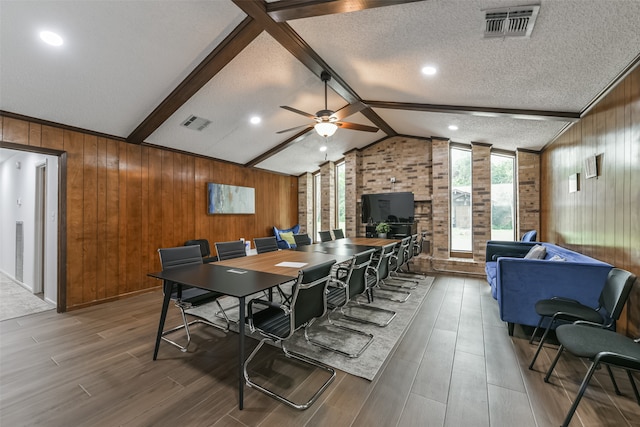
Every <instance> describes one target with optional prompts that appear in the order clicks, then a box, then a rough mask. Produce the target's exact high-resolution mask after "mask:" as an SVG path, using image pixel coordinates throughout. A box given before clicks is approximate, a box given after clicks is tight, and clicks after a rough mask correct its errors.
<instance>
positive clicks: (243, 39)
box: [127, 17, 263, 144]
mask: <svg viewBox="0 0 640 427" xmlns="http://www.w3.org/2000/svg"><path fill="white" fill-rule="evenodd" d="M262 31H263V27H262V26H261V25H260V24H259V23H257V22H256V21H255V20H254V19H252V18H251V17H247V18H245V19H244V20H243V21H242V22H241V23H240V25H238V26H237V27H236V28H235V29H234V30H233V31H232V32H231V34H229V35H228V36H227V37H225V39H224V40H223V41H222V43H220V44H219V45H218V46H216V48H215V49H214V50H213V51H212V52H211V53H210V54H209V55H207V57H206V58H205V59H204V60H203V61H202V62H201V63H200V64H199V65H198V66H197V67H196V68H195V69H194V70H193V71H192V72H191V73H189V75H188V76H187V77H186V78H185V79H184V80H183V81H182V82H181V83H180V84H179V85H178V87H176V88H175V89H174V90H173V91H172V92H171V93H170V94H169V96H167V97H166V98H165V99H164V100H163V101H162V102H161V103H160V105H158V106H157V107H156V108H155V109H154V110H153V112H151V114H149V116H147V118H146V119H144V121H143V122H142V123H140V125H138V127H137V128H136V129H135V130H134V131H133V132H132V133H131V134H130V135H129V136H128V137H127V141H128V142H130V143H133V144H141V143H142V142H143V141H144V140H145V139H146V138H147V137H149V135H151V134H152V133H153V132H155V130H156V129H158V128H159V127H160V126H161V125H162V124H163V123H164V122H165V121H166V120H167V119H168V118H169V117H171V115H172V114H173V113H175V112H176V111H177V110H178V109H179V108H180V107H181V106H183V105H184V104H185V103H186V102H187V101H188V100H189V99H190V98H191V97H192V96H193V95H195V94H196V92H198V91H199V90H200V89H202V87H203V86H204V85H206V84H207V83H208V82H209V81H210V80H211V79H212V78H213V77H214V76H215V75H216V74H218V73H219V72H220V70H222V69H223V68H224V67H225V66H226V65H227V64H228V63H229V62H231V60H233V58H235V57H236V56H237V55H238V54H239V53H240V52H242V50H243V49H244V48H245V47H247V46H248V45H249V44H250V43H251V42H252V41H253V40H254V39H255V38H256V37H258V35H259V34H260V33H262Z"/></svg>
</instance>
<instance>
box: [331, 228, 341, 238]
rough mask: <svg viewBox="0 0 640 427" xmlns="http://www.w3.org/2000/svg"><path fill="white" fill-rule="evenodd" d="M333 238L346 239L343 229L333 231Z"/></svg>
mask: <svg viewBox="0 0 640 427" xmlns="http://www.w3.org/2000/svg"><path fill="white" fill-rule="evenodd" d="M333 238H334V239H336V240H338V239H344V233H343V232H342V228H336V229H335V230H333Z"/></svg>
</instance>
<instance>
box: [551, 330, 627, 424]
mask: <svg viewBox="0 0 640 427" xmlns="http://www.w3.org/2000/svg"><path fill="white" fill-rule="evenodd" d="M556 336H557V338H558V341H559V342H560V348H558V353H557V354H556V357H555V358H554V360H553V362H552V364H551V366H550V367H549V370H548V371H547V375H546V376H545V378H544V381H545V382H549V377H550V376H551V373H552V372H553V369H554V368H555V366H556V363H558V359H560V356H561V355H562V353H563V351H568V352H569V353H571V354H573V355H574V356H577V357H582V358H585V359H589V360H590V361H591V366H590V367H589V369H588V370H587V373H586V374H585V376H584V379H583V380H582V385H581V386H580V389H579V390H578V394H577V395H576V398H575V400H574V401H573V404H572V405H571V408H570V409H569V412H568V413H567V416H566V417H565V419H564V422H563V423H562V426H563V427H565V426H568V425H569V423H570V422H571V418H572V417H573V414H574V413H575V412H576V409H577V408H578V404H579V403H580V399H582V396H583V395H584V392H585V391H586V389H587V386H588V385H589V381H590V380H591V377H592V376H593V374H594V372H595V371H596V369H598V367H599V365H600V364H604V365H605V366H606V367H607V371H608V372H609V377H610V378H611V381H612V382H613V387H614V389H615V392H616V394H618V395H619V394H621V393H620V390H619V389H618V385H617V384H616V380H615V377H614V376H613V373H612V372H611V367H617V368H622V369H624V370H626V371H627V376H628V377H629V381H630V382H631V387H632V388H633V393H634V394H635V397H636V402H638V405H640V394H639V393H638V388H637V386H636V383H635V381H634V379H633V375H632V374H631V371H636V372H640V339H638V340H635V341H633V340H632V339H631V338H627V337H625V336H623V335H621V334H618V333H615V332H613V331H610V330H608V329H602V325H597V324H591V323H587V322H580V321H578V322H576V323H574V324H571V325H560V326H558V327H557V328H556Z"/></svg>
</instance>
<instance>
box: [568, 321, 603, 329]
mask: <svg viewBox="0 0 640 427" xmlns="http://www.w3.org/2000/svg"><path fill="white" fill-rule="evenodd" d="M573 324H574V325H585V326H591V327H594V328H598V329H604V327H605V325H603V324H602V323H593V322H589V321H588V320H576V321H575V322H573Z"/></svg>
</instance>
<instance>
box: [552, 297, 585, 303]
mask: <svg viewBox="0 0 640 427" xmlns="http://www.w3.org/2000/svg"><path fill="white" fill-rule="evenodd" d="M551 299H552V300H558V301H567V302H573V303H576V304H580V302H579V301H577V300H574V299H572V298H565V297H551Z"/></svg>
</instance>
